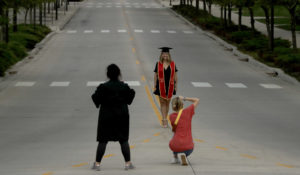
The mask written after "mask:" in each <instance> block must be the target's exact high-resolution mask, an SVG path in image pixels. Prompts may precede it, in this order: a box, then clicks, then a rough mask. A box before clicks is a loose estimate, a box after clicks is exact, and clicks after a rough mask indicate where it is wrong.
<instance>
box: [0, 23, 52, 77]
mask: <svg viewBox="0 0 300 175" xmlns="http://www.w3.org/2000/svg"><path fill="white" fill-rule="evenodd" d="M50 32H51V30H50V29H49V28H48V27H45V26H36V27H35V28H34V26H33V25H24V24H21V25H19V26H18V32H12V29H11V28H10V32H9V36H10V42H9V43H4V42H0V76H4V74H5V71H6V70H7V69H8V68H9V67H11V66H12V65H14V64H15V63H17V62H18V61H20V60H22V59H23V58H25V57H26V56H27V52H28V51H29V50H31V49H33V48H34V46H35V45H36V43H38V42H40V41H41V40H42V39H43V38H44V37H45V36H46V35H47V34H48V33H50Z"/></svg>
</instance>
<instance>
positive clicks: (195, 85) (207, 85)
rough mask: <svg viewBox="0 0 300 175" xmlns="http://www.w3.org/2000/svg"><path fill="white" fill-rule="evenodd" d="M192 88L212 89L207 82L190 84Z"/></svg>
mask: <svg viewBox="0 0 300 175" xmlns="http://www.w3.org/2000/svg"><path fill="white" fill-rule="evenodd" d="M191 83H192V85H193V86H194V87H212V85H211V84H210V83H207V82H191Z"/></svg>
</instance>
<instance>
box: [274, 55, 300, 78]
mask: <svg viewBox="0 0 300 175" xmlns="http://www.w3.org/2000/svg"><path fill="white" fill-rule="evenodd" d="M275 63H276V65H278V66H279V67H283V68H284V69H285V70H286V71H288V72H298V73H299V72H300V54H299V53H290V54H284V55H280V56H278V57H276V58H275Z"/></svg>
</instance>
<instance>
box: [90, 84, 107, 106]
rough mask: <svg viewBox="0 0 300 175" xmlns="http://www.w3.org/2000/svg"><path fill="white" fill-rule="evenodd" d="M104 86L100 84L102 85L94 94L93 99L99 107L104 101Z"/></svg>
mask: <svg viewBox="0 0 300 175" xmlns="http://www.w3.org/2000/svg"><path fill="white" fill-rule="evenodd" d="M103 95H104V93H103V86H102V85H101V84H100V86H98V87H97V90H96V91H95V93H94V94H93V95H92V100H93V102H94V104H95V106H96V108H99V106H100V104H101V103H102V101H103Z"/></svg>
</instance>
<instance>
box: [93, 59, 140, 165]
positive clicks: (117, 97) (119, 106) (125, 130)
mask: <svg viewBox="0 0 300 175" xmlns="http://www.w3.org/2000/svg"><path fill="white" fill-rule="evenodd" d="M107 77H108V78H109V81H107V82H105V83H103V84H100V85H99V86H98V87H97V90H96V91H95V93H94V94H93V95H92V99H93V102H94V103H95V105H96V107H97V108H99V107H100V112H99V119H98V130H97V141H98V142H99V144H98V148H97V156H96V162H95V163H94V166H93V167H92V169H95V170H98V171H99V170H100V163H101V160H102V157H103V155H104V153H105V149H106V145H107V142H108V141H119V143H120V145H121V150H122V154H123V156H124V159H125V170H128V169H133V168H134V166H133V165H132V163H131V161H130V148H129V143H128V137H129V111H128V105H130V104H131V103H132V101H133V99H134V96H135V91H134V90H133V89H131V88H130V87H129V86H128V85H127V84H126V83H124V82H122V81H120V77H121V71H120V69H119V67H118V66H117V65H115V64H111V65H109V66H108V67H107Z"/></svg>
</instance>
